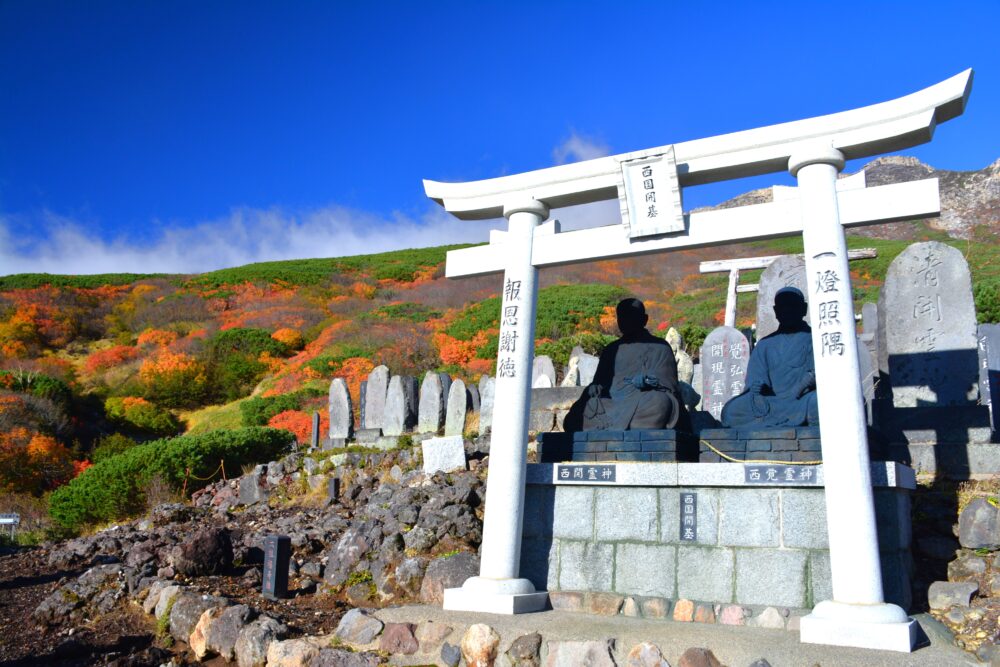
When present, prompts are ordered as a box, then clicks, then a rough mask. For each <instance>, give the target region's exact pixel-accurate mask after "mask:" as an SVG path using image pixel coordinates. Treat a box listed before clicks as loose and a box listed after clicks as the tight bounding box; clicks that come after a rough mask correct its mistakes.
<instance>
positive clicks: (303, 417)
mask: <svg viewBox="0 0 1000 667" xmlns="http://www.w3.org/2000/svg"><path fill="white" fill-rule="evenodd" d="M267 425H268V426H270V427H271V428H280V429H284V430H286V431H291V432H292V434H293V435H294V436H295V440H296V441H297V442H301V443H307V442H309V441H310V440H311V438H312V416H310V415H309V414H308V413H306V412H303V411H302V410H285V411H284V412H279V413H278V414H276V415H274V416H273V417H271V419H269V420H268V422H267ZM329 430H330V418H329V416H328V415H327V414H326V413H325V412H324V411H320V413H319V434H320V437H321V438H322V437H324V434H326V433H328V432H329Z"/></svg>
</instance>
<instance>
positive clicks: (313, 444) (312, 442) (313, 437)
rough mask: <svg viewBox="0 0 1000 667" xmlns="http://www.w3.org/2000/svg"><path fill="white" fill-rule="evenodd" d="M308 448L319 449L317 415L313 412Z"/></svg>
mask: <svg viewBox="0 0 1000 667" xmlns="http://www.w3.org/2000/svg"><path fill="white" fill-rule="evenodd" d="M309 448H310V449H318V448H319V413H318V412H313V416H312V431H311V433H310V438H309Z"/></svg>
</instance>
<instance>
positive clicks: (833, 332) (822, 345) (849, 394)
mask: <svg viewBox="0 0 1000 667" xmlns="http://www.w3.org/2000/svg"><path fill="white" fill-rule="evenodd" d="M843 167H844V156H843V154H842V153H841V152H840V151H839V150H836V149H835V148H832V147H831V146H830V145H826V146H817V147H815V148H813V149H811V150H808V151H806V152H803V153H799V154H793V155H792V156H791V158H790V159H789V163H788V168H789V171H791V172H792V175H793V176H795V177H796V178H797V179H798V183H799V197H800V202H801V207H802V216H803V219H802V225H803V231H802V239H803V246H804V249H805V260H806V276H807V281H806V285H807V288H808V289H809V292H810V294H809V303H810V306H809V313H810V321H811V324H812V338H813V355H814V357H815V363H816V384H817V399H818V402H819V423H820V435H821V438H822V443H823V445H822V446H823V470H824V476H825V480H826V481H825V493H826V516H827V532H828V535H829V540H830V573H831V579H832V584H833V600H824V601H822V602H820V603H819V604H817V605H816V607H815V608H814V609H813V611H812V613H811V614H809V615H808V616H806V617H804V618H803V619H802V622H801V634H800V639H801V641H803V642H808V643H815V644H833V645H839V646H856V647H860V648H873V649H887V650H893V651H911V650H913V645H914V642H915V640H916V621H914V620H912V619H910V618H908V617H907V615H906V612H905V611H903V609H902V608H901V607H898V606H896V605H893V604H887V603H886V602H885V598H884V597H883V593H882V571H881V565H880V562H879V553H878V533H877V529H876V525H875V506H874V498H873V494H872V483H871V471H870V466H869V459H868V434H867V430H866V423H867V421H866V419H865V411H864V402H863V399H862V393H861V380H860V377H861V375H860V373H859V371H858V349H857V338H856V336H855V332H854V305H853V300H852V296H851V278H850V272H849V269H848V264H847V262H848V258H847V243H846V239H845V237H844V228H843V227H842V226H841V224H840V212H839V207H838V203H837V173H838V172H839V171H840V170H841V169H843Z"/></svg>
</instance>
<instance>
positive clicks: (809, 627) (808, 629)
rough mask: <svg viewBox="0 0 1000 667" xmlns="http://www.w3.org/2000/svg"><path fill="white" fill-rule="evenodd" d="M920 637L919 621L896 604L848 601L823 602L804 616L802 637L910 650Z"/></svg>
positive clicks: (817, 641) (808, 640)
mask: <svg viewBox="0 0 1000 667" xmlns="http://www.w3.org/2000/svg"><path fill="white" fill-rule="evenodd" d="M916 640H917V622H916V621H914V620H913V619H910V618H908V617H907V616H906V613H905V612H903V610H902V609H900V608H899V607H897V606H896V605H892V604H877V605H845V604H839V603H831V602H821V603H819V604H818V605H816V609H814V610H813V613H811V614H809V615H807V616H803V617H802V620H801V622H800V626H799V641H801V642H803V643H806V644H830V645H833V646H855V647H858V648H869V649H881V650H883V651H898V652H902V653H909V652H911V651H912V650H913V647H914V645H915V644H916Z"/></svg>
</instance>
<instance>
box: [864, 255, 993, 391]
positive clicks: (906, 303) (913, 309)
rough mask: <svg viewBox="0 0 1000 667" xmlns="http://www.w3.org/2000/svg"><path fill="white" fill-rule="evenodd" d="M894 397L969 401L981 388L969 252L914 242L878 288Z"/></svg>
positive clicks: (896, 260)
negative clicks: (979, 385)
mask: <svg viewBox="0 0 1000 667" xmlns="http://www.w3.org/2000/svg"><path fill="white" fill-rule="evenodd" d="M878 316H879V328H880V329H882V330H884V334H880V335H884V336H885V345H886V351H885V353H886V355H887V361H888V369H879V370H887V371H888V374H889V381H890V382H891V383H892V402H893V405H894V406H895V407H897V408H912V407H918V406H934V407H944V406H950V405H969V404H970V403H972V402H973V401H975V397H976V394H977V393H978V378H979V373H978V368H977V365H978V352H977V349H978V340H977V337H976V307H975V304H974V302H973V298H972V279H971V277H970V275H969V266H968V264H966V262H965V258H964V257H963V256H962V253H961V252H960V251H958V250H956V249H955V248H952V247H951V246H948V245H945V244H943V243H938V242H937V241H930V242H927V243H914V244H913V245H911V246H909V247H908V248H906V250H904V251H903V252H902V253H900V254H899V256H898V257H896V259H894V260H892V264H890V265H889V270H888V272H887V273H886V276H885V285H884V286H883V287H882V291H881V293H880V294H879V306H878Z"/></svg>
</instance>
